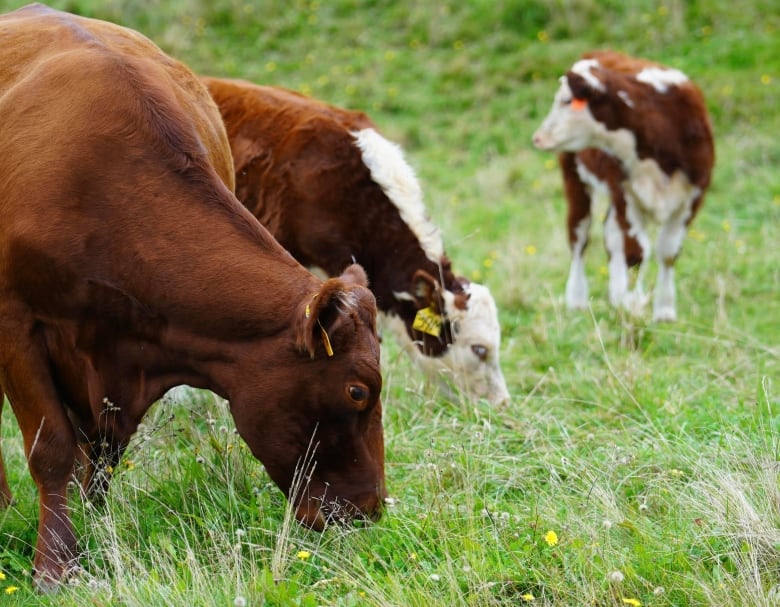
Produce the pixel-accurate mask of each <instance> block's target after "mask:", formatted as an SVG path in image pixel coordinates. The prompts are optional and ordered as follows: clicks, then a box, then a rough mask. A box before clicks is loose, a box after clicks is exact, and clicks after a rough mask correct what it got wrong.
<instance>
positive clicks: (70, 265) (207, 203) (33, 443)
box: [0, 5, 386, 589]
mask: <svg viewBox="0 0 780 607" xmlns="http://www.w3.org/2000/svg"><path fill="white" fill-rule="evenodd" d="M0 46H1V47H2V49H3V52H2V53H0V117H2V118H0V385H2V388H3V389H4V390H5V392H6V394H7V396H8V399H9V401H10V403H11V406H12V408H13V410H14V413H15V415H16V418H17V420H18V422H19V426H20V428H21V431H22V434H23V438H24V447H25V453H26V456H27V460H28V464H29V469H30V473H31V475H32V477H33V479H34V481H35V483H36V485H37V487H38V491H39V500H40V522H39V528H38V540H37V544H36V546H35V576H36V581H37V584H38V586H39V587H40V588H43V589H46V588H48V587H51V586H52V585H54V584H55V583H56V582H57V581H58V580H60V579H61V578H62V576H63V575H64V574H65V573H66V572H67V571H68V569H69V568H70V567H72V566H74V564H75V561H76V536H75V533H74V530H73V526H72V524H71V521H70V517H69V514H68V506H67V495H66V493H67V492H66V488H67V485H68V481H69V480H70V478H71V476H72V474H73V472H74V462H75V461H76V459H77V454H78V451H79V450H83V453H84V456H85V458H88V460H89V461H90V462H91V466H90V467H89V469H88V473H87V475H86V478H85V479H84V485H85V488H86V489H87V490H88V491H92V492H100V491H101V490H103V489H104V488H105V481H104V480H103V479H104V476H105V472H106V469H107V467H108V466H113V465H115V464H116V462H117V461H118V459H119V457H120V456H121V454H122V451H123V450H124V449H125V447H126V446H127V444H128V440H129V439H130V437H131V435H132V434H133V433H134V432H135V430H136V429H137V427H138V424H139V422H140V420H141V418H142V417H143V415H144V413H145V412H146V411H147V409H148V408H149V406H150V405H151V404H152V403H153V402H154V401H155V400H157V399H158V398H160V397H161V396H162V395H163V393H165V391H166V390H168V389H169V388H171V387H173V386H176V385H181V384H189V385H192V386H195V387H199V388H205V389H209V390H212V391H214V392H215V393H217V394H219V395H221V396H223V397H225V398H226V399H228V400H229V403H230V410H231V412H232V415H233V418H234V420H235V423H236V428H237V430H238V432H239V434H240V435H241V436H242V437H243V439H244V440H245V441H246V442H247V444H248V446H249V447H250V449H251V451H252V453H253V454H254V455H255V456H256V457H257V458H258V459H259V460H260V461H261V462H263V464H264V465H265V467H266V469H267V471H268V473H269V475H270V476H271V478H272V479H273V480H274V481H275V482H276V483H277V484H278V485H279V487H280V488H281V489H282V490H283V491H284V492H285V494H286V495H287V496H288V497H289V498H290V500H291V502H292V503H293V506H294V508H295V513H296V517H297V518H298V519H299V520H300V521H301V522H303V523H304V524H306V525H309V526H311V527H314V528H316V529H321V528H322V527H323V526H324V525H325V524H326V522H327V519H328V517H330V516H338V517H344V518H354V517H358V516H365V517H369V518H376V517H377V516H379V513H380V512H381V504H382V500H383V498H384V496H385V495H386V494H385V489H384V446H383V432H382V408H381V402H380V390H381V386H382V378H381V375H380V363H379V341H378V337H377V334H376V304H375V299H374V296H373V294H372V293H371V291H369V290H368V289H367V288H366V286H365V285H366V276H365V273H364V272H363V270H362V269H361V268H360V267H359V266H351V267H349V268H347V269H346V270H345V271H344V273H343V274H342V275H341V276H340V277H338V278H330V279H328V280H325V281H322V280H320V279H319V278H317V277H315V276H314V275H312V274H311V273H309V272H308V271H307V270H306V269H305V268H304V267H303V266H301V265H300V264H299V263H298V262H296V261H295V260H294V259H293V257H292V256H291V255H289V253H287V252H286V251H285V250H284V249H283V248H282V247H281V246H280V245H279V244H278V243H277V242H276V240H274V239H273V237H272V236H271V235H270V234H269V233H268V231H267V230H266V229H265V228H263V227H262V226H261V224H260V223H259V222H258V221H257V220H256V219H255V218H254V217H253V216H252V215H251V214H250V213H249V212H248V211H247V210H246V208H245V207H244V206H243V205H241V203H240V202H239V201H238V200H237V199H236V197H235V196H234V195H233V194H232V192H231V188H230V186H232V184H233V180H234V174H233V165H232V161H231V157H230V149H229V147H228V142H227V138H226V136H225V132H224V127H223V125H222V121H221V119H220V116H219V112H218V111H217V108H216V106H215V105H214V103H213V101H212V100H211V98H210V96H209V94H208V92H207V91H206V89H205V87H204V86H203V84H202V83H201V82H200V81H199V80H198V79H197V78H196V77H195V76H194V75H193V74H192V73H191V72H190V71H189V70H188V69H187V68H185V67H184V66H183V65H182V64H180V63H178V62H176V61H174V60H172V59H171V58H169V57H167V56H166V55H165V54H163V53H162V52H161V51H160V50H159V49H158V48H157V47H156V46H155V45H154V44H152V43H151V42H150V41H149V40H147V39H146V38H145V37H143V36H142V35H140V34H138V33H136V32H134V31H132V30H128V29H124V28H121V27H119V26H116V25H113V24H110V23H105V22H101V21H96V20H92V19H85V18H81V17H76V16H73V15H69V14H67V13H62V12H59V11H55V10H51V9H49V8H47V7H45V6H42V5H31V6H29V7H25V8H23V9H20V10H18V11H15V12H12V13H9V14H7V15H4V16H2V17H0ZM226 184H227V185H226ZM79 459H81V458H79ZM304 459H309V460H310V462H311V463H312V466H311V469H309V470H308V471H306V474H304V475H303V476H304V478H307V480H308V485H306V484H305V483H304V485H305V486H303V487H301V488H300V489H301V490H300V492H298V493H296V487H294V486H293V480H294V476H295V475H296V470H300V467H301V465H302V464H303V461H304ZM2 480H3V486H4V487H5V489H6V493H8V492H7V484H6V482H5V475H4V473H3V475H2ZM7 497H8V495H6V498H7Z"/></svg>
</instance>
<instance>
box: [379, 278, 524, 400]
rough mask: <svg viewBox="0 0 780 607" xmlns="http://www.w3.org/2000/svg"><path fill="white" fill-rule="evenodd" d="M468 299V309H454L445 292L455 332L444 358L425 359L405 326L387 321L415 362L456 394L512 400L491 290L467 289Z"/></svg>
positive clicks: (449, 294)
mask: <svg viewBox="0 0 780 607" xmlns="http://www.w3.org/2000/svg"><path fill="white" fill-rule="evenodd" d="M466 293H467V294H468V295H469V298H468V303H467V306H466V308H465V309H461V308H458V307H457V306H456V305H455V295H454V294H453V293H452V292H450V291H446V290H445V291H443V293H442V296H443V299H444V315H445V317H446V319H447V320H448V321H449V322H450V326H451V328H452V340H453V343H452V344H450V345H449V347H448V348H447V351H446V352H445V353H444V354H442V355H441V356H426V355H424V354H423V353H422V352H420V350H419V348H418V347H417V346H416V345H415V344H414V343H412V341H411V338H410V337H409V334H408V333H407V331H406V326H405V325H404V323H403V321H402V320H401V319H400V318H398V317H397V316H393V317H386V321H387V324H388V325H389V326H390V327H391V328H392V329H393V330H394V332H395V334H396V335H397V336H398V339H399V340H401V341H402V342H403V343H404V345H405V347H406V349H407V350H408V351H409V353H410V354H412V355H413V357H414V359H415V362H416V363H417V364H418V365H419V366H420V367H421V368H422V370H423V371H424V372H425V373H426V374H427V375H429V376H432V377H437V378H438V379H439V380H441V381H442V383H443V385H444V386H445V387H447V388H449V389H451V391H452V392H453V393H460V394H462V395H463V396H465V397H467V398H484V399H485V400H487V401H489V402H491V403H493V404H496V405H500V404H505V403H506V402H507V401H508V400H509V390H508V389H507V386H506V381H505V379H504V374H503V373H502V371H501V365H500V361H499V354H500V352H499V350H500V346H501V327H500V325H499V322H498V309H497V307H496V302H495V300H494V299H493V295H492V294H491V293H490V290H489V289H488V288H487V287H485V286H483V285H479V284H475V283H469V284H468V285H467V286H466Z"/></svg>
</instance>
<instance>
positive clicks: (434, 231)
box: [352, 129, 444, 264]
mask: <svg viewBox="0 0 780 607" xmlns="http://www.w3.org/2000/svg"><path fill="white" fill-rule="evenodd" d="M352 136H353V137H354V138H355V142H356V144H357V146H358V148H360V152H361V154H362V157H363V163H364V164H365V165H366V167H367V168H368V170H369V171H370V172H371V178H372V179H373V180H374V181H375V182H376V183H377V184H378V185H379V186H380V187H381V188H382V190H383V191H384V193H385V194H386V195H387V197H388V198H389V199H390V201H391V202H392V203H393V204H394V205H395V206H396V207H397V208H398V212H399V213H400V214H401V219H403V220H404V222H405V223H406V225H408V226H409V229H410V230H412V233H414V235H415V236H416V237H417V240H418V241H419V242H420V246H421V247H422V250H423V251H424V252H425V255H426V257H428V259H430V260H431V261H433V262H434V263H437V264H438V263H440V261H441V258H442V257H443V255H444V244H443V241H442V238H441V232H440V231H439V228H438V227H437V226H435V225H434V224H433V223H432V222H431V220H430V219H429V218H428V215H427V213H426V211H425V205H424V204H423V196H422V188H421V187H420V184H419V182H418V181H417V176H416V175H415V174H414V170H413V169H412V167H410V166H409V164H408V163H407V162H406V160H405V159H404V155H403V151H402V150H401V147H400V146H399V145H397V144H395V143H393V142H391V141H388V140H387V139H385V138H384V137H382V136H381V135H380V134H379V133H377V132H376V130H374V129H363V130H360V131H356V132H353V133H352ZM377 227H379V226H377Z"/></svg>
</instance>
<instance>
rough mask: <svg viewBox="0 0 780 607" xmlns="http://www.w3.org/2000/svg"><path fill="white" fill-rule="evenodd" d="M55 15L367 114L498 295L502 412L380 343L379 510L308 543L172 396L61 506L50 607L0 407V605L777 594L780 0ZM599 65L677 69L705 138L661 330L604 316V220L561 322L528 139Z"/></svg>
mask: <svg viewBox="0 0 780 607" xmlns="http://www.w3.org/2000/svg"><path fill="white" fill-rule="evenodd" d="M21 4H22V3H17V2H9V1H8V0H0V9H2V11H3V12H5V11H7V10H10V9H12V8H16V7H17V6H20V5H21ZM53 5H54V6H56V7H58V8H65V9H68V10H72V11H74V12H79V13H81V14H85V15H88V16H94V17H99V18H102V19H107V20H111V21H114V22H117V23H121V24H123V25H127V26H130V27H133V28H135V29H138V30H140V31H141V32H143V33H144V34H146V35H148V36H149V37H151V38H152V39H153V40H155V41H156V42H157V43H158V44H159V45H160V46H162V47H163V48H164V49H165V50H166V51H168V52H169V53H170V54H172V55H174V56H176V57H177V58H179V59H182V60H183V61H185V62H186V63H188V64H189V65H190V66H191V67H192V68H194V69H195V70H196V71H199V72H202V73H209V74H214V75H223V76H240V77H244V78H247V79H250V80H254V81H256V82H262V83H272V84H277V85H282V86H286V87H289V88H292V89H296V90H299V91H302V92H304V93H306V94H309V95H312V96H315V97H318V98H321V99H323V100H326V101H328V102H331V103H334V104H337V105H342V106H346V107H351V108H355V109H362V110H365V111H367V112H368V113H369V114H370V115H371V116H372V117H373V118H374V120H375V121H376V122H377V123H378V124H379V125H380V126H381V127H382V129H383V130H384V132H385V133H386V134H387V135H388V136H389V137H391V138H393V139H395V140H397V141H398V142H400V143H401V144H402V145H403V146H404V147H405V149H406V151H407V156H408V159H409V161H410V162H411V164H413V166H414V167H415V168H416V170H417V172H418V175H419V177H420V179H421V181H422V183H423V186H424V189H425V192H426V199H427V204H428V207H429V211H430V214H431V216H432V217H433V219H434V220H435V221H436V223H438V224H439V225H440V226H441V227H442V229H443V231H444V234H445V243H446V246H447V251H448V253H449V255H450V257H451V258H452V260H453V265H454V268H455V270H456V271H457V272H458V273H460V274H463V275H466V276H467V277H469V278H472V279H475V280H479V281H480V282H483V283H485V284H487V285H488V286H489V287H490V288H491V289H492V291H493V293H494V295H495V297H496V299H497V302H498V304H499V308H500V317H501V322H502V331H503V346H502V352H501V356H502V363H503V367H504V373H505V375H506V378H507V382H508V384H509V389H510V392H511V393H512V397H513V398H512V402H511V404H510V405H508V406H507V407H505V408H501V409H497V408H494V407H491V406H489V405H488V404H486V403H484V402H468V401H466V400H453V399H447V398H445V397H444V396H442V395H441V394H438V393H437V392H436V391H435V390H434V389H432V388H431V387H429V386H426V385H425V383H424V382H423V378H422V376H420V374H419V373H418V371H417V370H416V369H415V368H413V367H412V365H411V364H410V362H409V360H407V358H406V357H405V356H403V355H402V354H401V353H400V352H399V350H398V348H397V347H396V346H395V345H394V343H393V342H392V340H390V339H386V340H385V346H386V347H385V349H384V350H383V354H382V356H383V367H384V380H385V389H384V394H383V404H384V408H385V416H386V417H385V420H386V421H385V438H386V458H387V477H388V478H387V481H388V488H389V492H390V494H391V496H392V498H393V501H394V503H393V504H392V505H390V506H389V507H388V510H387V512H386V515H385V517H384V518H383V519H382V520H381V521H380V522H379V523H378V524H376V525H373V526H371V527H370V528H355V529H342V528H331V529H329V530H327V531H326V532H325V533H323V534H315V533H312V532H308V531H306V530H304V529H301V528H299V527H298V526H297V525H296V524H294V523H291V522H290V520H289V513H288V512H287V511H286V510H285V503H284V500H283V497H282V495H281V493H280V492H279V491H278V490H277V489H276V488H275V487H274V486H273V485H272V483H271V482H270V480H269V478H268V477H267V475H266V474H265V472H264V470H263V469H262V466H261V465H260V464H259V463H257V462H256V461H255V460H254V459H253V458H252V457H251V455H250V454H249V452H248V449H247V448H246V447H245V446H244V445H243V443H242V442H241V441H240V439H239V438H238V436H237V435H236V434H235V433H234V431H233V424H232V420H231V418H230V417H229V415H228V414H227V411H226V408H225V407H224V404H223V403H221V402H219V401H218V400H217V399H215V398H214V397H212V396H211V395H210V394H208V393H197V392H186V391H181V392H178V393H177V395H176V397H171V398H170V399H166V400H164V401H163V402H161V403H159V404H158V405H156V406H155V407H154V408H153V409H152V411H151V412H150V414H149V416H148V418H147V420H146V422H145V424H144V427H143V429H142V431H141V432H139V435H138V436H137V437H136V439H135V440H134V442H133V443H132V445H131V448H130V449H129V450H128V452H127V454H126V457H125V459H124V460H123V463H122V464H121V466H120V469H119V470H118V471H117V473H116V475H115V478H114V481H113V484H112V487H111V492H110V495H109V500H108V503H107V506H106V508H105V509H102V510H94V509H91V508H88V507H87V506H85V505H84V504H82V503H80V502H79V501H78V500H74V503H73V515H74V522H75V525H76V529H77V532H78V534H79V536H80V538H81V546H82V547H83V560H82V564H83V566H84V573H83V574H82V575H81V576H80V577H78V578H77V579H75V580H74V581H73V583H71V584H69V585H67V586H66V587H64V588H63V589H62V590H61V591H60V592H59V593H58V594H56V595H54V596H45V597H41V596H38V595H36V594H35V593H34V591H33V590H32V585H31V580H30V576H29V570H30V567H31V562H32V545H33V543H34V541H35V536H36V525H37V516H38V514H37V495H36V492H35V488H34V485H33V483H32V481H31V479H30V477H29V474H28V472H27V468H26V463H25V461H24V455H23V453H22V446H21V438H20V436H19V432H18V429H17V426H16V423H15V420H14V419H13V416H12V415H11V414H10V413H9V412H6V415H5V417H4V419H3V424H2V442H3V451H4V453H5V455H6V463H7V465H8V468H9V473H10V479H11V485H12V488H13V490H14V492H15V495H16V498H17V503H16V505H15V506H14V507H13V508H11V509H9V510H8V511H6V512H4V513H0V572H2V575H0V605H3V606H6V605H8V606H9V607H17V606H28V605H46V606H48V605H52V606H53V605H58V606H59V605H65V606H74V607H75V606H79V607H81V606H84V605H92V606H96V607H108V606H127V607H141V606H155V607H156V606H171V607H179V606H185V605H186V606H191V605H198V606H200V605H204V606H206V605H208V606H210V605H214V606H231V605H235V606H240V605H248V606H260V605H303V606H315V605H338V606H345V607H346V606H353V605H355V606H357V605H372V606H373V605H382V606H399V607H405V606H425V607H429V606H432V605H448V606H454V605H467V606H494V605H507V606H508V605H513V606H515V605H525V604H527V605H556V606H569V605H571V606H578V605H593V606H599V607H606V606H624V605H635V606H636V605H643V606H665V605H675V606H700V605H717V606H723V607H727V606H733V607H744V606H766V607H770V606H778V605H780V246H778V243H780V140H779V139H778V135H780V113H779V112H778V98H780V11H778V8H777V5H776V2H775V1H774V0H756V1H747V2H739V3H738V2H728V1H726V0H710V1H705V0H691V1H689V2H684V1H683V0H669V1H668V2H656V1H649V0H637V1H635V2H622V1H617V0H605V1H603V2H595V1H593V0H571V1H566V2H563V1H560V0H557V1H556V0H517V1H515V2H510V1H509V0H496V1H491V2H488V1H486V0H472V1H470V2H442V3H420V2H411V1H407V0H403V1H386V0H372V1H365V2H355V1H353V0H329V1H327V2H326V1H320V0H308V1H305V2H304V1H300V0H288V2H278V1H262V0H259V1H256V2H252V1H250V0H246V1H240V0H213V1H207V0H172V1H171V2H154V1H150V0H107V1H105V2H100V1H98V0H71V1H69V2H59V1H58V2H53ZM607 46H608V47H611V48H615V49H618V50H623V51H626V52H629V53H633V54H637V55H640V56H645V57H648V58H652V59H654V60H657V61H660V62H662V63H666V64H669V65H672V66H675V67H678V68H680V69H682V70H683V71H685V72H687V73H688V74H689V75H690V76H691V77H692V78H693V79H694V80H696V81H697V83H698V84H699V85H700V87H701V88H702V89H703V91H704V92H705V95H706V96H707V99H708V105H709V108H710V111H711V115H712V119H713V123H714V131H715V135H716V145H717V149H716V151H717V164H716V171H715V175H714V180H713V184H712V187H711V190H710V193H709V195H708V198H707V200H706V202H705V206H704V208H703V209H702V211H701V213H700V214H699V216H698V218H697V220H696V222H695V223H694V224H693V226H692V229H691V231H690V232H689V237H688V238H687V240H686V243H685V247H684V251H683V255H682V257H681V259H680V261H679V263H678V266H677V286H678V316H679V320H678V322H676V323H674V324H653V323H651V322H650V321H649V320H648V319H636V318H627V317H624V316H623V315H622V314H620V313H618V312H616V311H614V310H612V309H611V308H610V307H609V306H608V305H607V303H606V300H607V295H606V287H607V277H606V276H605V270H606V254H605V253H604V251H603V247H602V246H600V230H598V229H597V230H596V234H595V235H594V238H593V243H594V244H593V245H592V246H591V249H590V250H589V255H588V262H587V263H588V274H589V277H590V279H591V293H592V309H591V310H590V311H589V312H585V313H571V312H568V311H567V310H566V309H565V307H564V305H563V288H564V283H565V279H566V275H567V272H568V264H569V253H568V248H567V245H566V240H565V229H564V215H565V210H564V203H563V194H562V190H561V183H560V176H559V172H558V170H557V164H556V162H555V159H554V157H553V156H552V155H549V154H544V153H541V152H538V151H536V150H534V149H533V148H532V146H531V144H530V137H531V134H532V132H533V130H534V129H535V128H536V126H537V125H538V123H539V122H540V121H541V119H542V118H543V116H544V115H545V114H546V112H547V110H548V108H549V105H550V103H551V101H552V95H553V93H554V91H555V89H556V87H557V78H558V76H560V75H561V74H562V73H563V71H564V70H565V69H566V68H567V67H568V66H569V65H570V64H571V63H572V62H573V61H574V60H575V59H576V58H577V56H578V55H579V54H580V53H581V52H582V51H584V50H587V49H589V48H595V47H607ZM0 52H2V50H0ZM0 119H1V118H0ZM0 178H1V177H0ZM654 271H655V266H653V267H652V269H651V271H650V273H649V274H648V276H649V277H650V278H651V279H652V278H653V276H654ZM650 286H652V285H650ZM217 297H218V294H215V299H216V298H217Z"/></svg>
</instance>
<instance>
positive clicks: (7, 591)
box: [5, 586, 19, 594]
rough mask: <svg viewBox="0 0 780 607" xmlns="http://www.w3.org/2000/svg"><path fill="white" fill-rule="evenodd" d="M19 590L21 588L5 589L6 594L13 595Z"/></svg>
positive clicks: (10, 587) (11, 587)
mask: <svg viewBox="0 0 780 607" xmlns="http://www.w3.org/2000/svg"><path fill="white" fill-rule="evenodd" d="M17 590H19V586H9V587H8V588H6V589H5V593H6V594H13V593H14V592H16V591H17Z"/></svg>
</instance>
